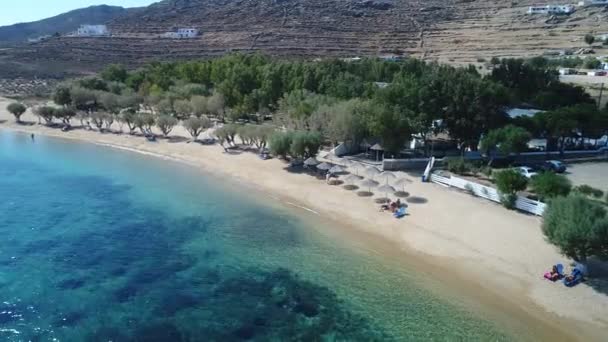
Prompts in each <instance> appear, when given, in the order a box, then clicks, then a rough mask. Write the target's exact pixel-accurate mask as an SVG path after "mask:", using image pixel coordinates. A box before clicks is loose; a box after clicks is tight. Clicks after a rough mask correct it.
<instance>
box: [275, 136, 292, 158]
mask: <svg viewBox="0 0 608 342" xmlns="http://www.w3.org/2000/svg"><path fill="white" fill-rule="evenodd" d="M292 136H293V134H292V133H291V132H274V133H273V134H272V135H271V136H270V153H272V154H273V155H275V156H277V157H280V158H283V159H285V158H287V155H288V154H289V150H290V148H291V142H292Z"/></svg>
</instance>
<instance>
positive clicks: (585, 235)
mask: <svg viewBox="0 0 608 342" xmlns="http://www.w3.org/2000/svg"><path fill="white" fill-rule="evenodd" d="M542 229H543V233H544V234H545V235H546V236H547V239H548V240H549V241H550V242H551V243H553V244H555V245H556V246H558V247H559V248H560V250H561V252H562V253H563V254H565V255H566V256H568V257H570V258H573V259H574V260H576V261H579V262H585V261H586V260H587V257H589V256H593V255H595V256H598V257H600V258H606V257H607V256H608V215H607V213H606V209H605V207H604V206H603V205H601V204H598V203H596V202H594V201H592V200H589V199H587V198H585V197H583V196H581V195H570V196H568V197H558V198H555V199H553V200H552V201H551V202H549V205H548V207H547V209H546V210H545V213H544V215H543V225H542Z"/></svg>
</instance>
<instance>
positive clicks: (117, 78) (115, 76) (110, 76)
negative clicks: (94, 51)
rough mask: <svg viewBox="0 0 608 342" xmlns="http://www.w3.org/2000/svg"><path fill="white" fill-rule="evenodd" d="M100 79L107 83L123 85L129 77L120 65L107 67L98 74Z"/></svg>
mask: <svg viewBox="0 0 608 342" xmlns="http://www.w3.org/2000/svg"><path fill="white" fill-rule="evenodd" d="M100 76H101V78H102V79H104V80H106V81H109V82H121V83H124V82H125V81H126V80H127V77H128V76H129V73H128V72H127V69H125V67H124V66H122V65H120V64H110V65H108V66H107V67H106V68H105V69H104V70H103V71H102V72H101V74H100Z"/></svg>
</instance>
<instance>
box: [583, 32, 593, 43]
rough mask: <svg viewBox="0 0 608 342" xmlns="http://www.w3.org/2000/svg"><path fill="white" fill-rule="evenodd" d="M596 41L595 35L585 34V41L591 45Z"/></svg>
mask: <svg viewBox="0 0 608 342" xmlns="http://www.w3.org/2000/svg"><path fill="white" fill-rule="evenodd" d="M594 42H595V36H594V35H593V34H591V33H587V34H586V35H585V43H587V44H589V45H591V44H593V43H594Z"/></svg>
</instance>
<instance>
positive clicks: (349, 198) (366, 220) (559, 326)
mask: <svg viewBox="0 0 608 342" xmlns="http://www.w3.org/2000/svg"><path fill="white" fill-rule="evenodd" d="M0 102H1V101H0ZM3 107H4V106H1V105H0V113H2V111H3V109H4V108H3ZM0 119H8V120H10V118H8V117H7V116H6V115H0ZM26 119H30V118H29V117H28V118H26ZM0 128H5V129H9V130H11V131H19V132H23V133H35V134H40V135H45V136H51V137H54V138H63V139H67V140H74V141H82V142H86V143H94V144H97V145H101V146H105V147H109V148H116V149H121V150H126V151H130V152H135V153H140V154H144V155H148V156H153V157H159V158H163V159H165V160H170V161H173V162H180V163H185V164H186V165H189V166H193V167H197V168H199V169H201V170H203V171H204V172H207V173H210V174H211V175H213V176H215V177H220V178H231V182H232V181H233V180H236V181H237V182H239V183H242V184H245V185H247V186H250V187H253V188H255V189H256V190H258V191H261V192H262V193H264V194H265V195H267V196H269V197H271V198H273V199H274V200H276V201H277V202H279V203H281V204H282V205H287V206H290V207H293V208H294V210H300V211H304V212H306V214H307V215H315V216H318V217H320V218H321V219H322V220H324V221H327V222H331V223H332V224H336V225H339V226H340V229H341V230H343V231H344V232H345V234H348V235H361V236H359V237H357V239H358V240H360V241H365V242H368V241H369V243H370V244H373V245H374V246H380V247H378V249H379V250H380V251H379V253H382V255H383V256H386V257H391V258H392V259H391V261H397V260H404V261H405V260H406V259H407V262H408V263H413V264H414V265H416V264H420V265H432V266H433V267H431V268H430V269H423V271H424V272H425V273H429V274H431V276H433V277H436V279H441V278H442V277H443V278H445V273H446V270H447V272H448V273H449V275H450V278H451V279H449V281H450V284H451V285H456V286H455V288H456V289H455V290H454V292H455V294H456V295H459V294H461V293H462V292H464V293H466V295H467V298H466V299H465V302H466V303H467V304H471V305H472V306H483V305H484V304H488V305H490V306H493V307H496V308H500V309H501V311H502V313H503V314H502V315H500V316H508V315H518V316H521V315H522V314H525V315H526V316H529V317H524V318H523V319H522V320H525V319H534V320H535V321H537V322H538V324H541V325H543V329H542V330H547V331H548V330H553V329H556V331H555V334H554V335H555V336H554V337H560V336H561V338H562V339H563V338H564V337H565V336H568V335H570V336H568V340H570V339H581V340H589V339H597V340H600V339H601V337H602V335H601V333H602V329H603V328H605V327H606V324H601V323H602V321H601V320H600V321H597V320H595V321H594V318H595V317H597V316H595V315H597V314H602V313H605V312H607V311H606V310H608V309H606V307H607V306H608V305H602V303H601V302H598V300H603V301H604V303H607V304H608V301H607V299H606V297H605V296H603V295H600V294H596V293H590V291H592V290H591V289H590V288H587V287H580V288H575V289H573V290H575V291H570V292H568V290H566V289H565V288H564V287H563V286H559V285H561V284H550V283H549V282H542V280H540V278H541V277H542V275H541V273H540V271H541V270H538V277H536V278H538V279H534V278H532V279H533V280H536V281H537V282H539V284H535V283H533V282H532V281H531V279H530V278H529V277H527V276H528V274H527V273H529V272H536V270H535V269H534V266H533V265H532V266H531V265H523V266H524V268H526V270H527V271H528V272H521V269H519V267H520V266H522V265H517V264H516V265H515V266H514V269H505V268H504V267H503V266H504V265H503V264H502V263H509V261H510V260H509V258H508V255H507V256H505V255H501V251H493V248H492V244H495V245H496V244H503V243H504V242H507V245H509V244H510V243H512V241H500V238H501V237H496V239H495V240H496V241H494V242H492V241H487V240H488V238H487V236H485V237H484V238H485V241H481V244H475V243H472V244H467V243H466V242H463V241H462V239H464V240H466V239H467V237H469V236H468V235H469V234H474V233H475V232H467V231H466V229H463V228H462V227H465V228H466V225H467V223H468V222H467V221H470V220H473V221H475V220H476V218H473V219H471V218H470V217H466V215H468V214H465V217H461V214H462V213H463V211H458V210H452V211H450V210H449V208H447V207H444V205H449V204H450V203H451V202H458V203H460V202H462V203H464V205H466V206H467V207H470V208H478V210H480V211H483V212H489V213H490V214H491V215H492V214H494V213H500V215H499V216H498V217H496V218H494V219H496V220H502V219H505V216H507V219H512V220H515V221H520V222H515V223H514V224H516V225H517V224H518V223H522V222H523V223H524V224H526V225H527V226H526V227H524V229H526V228H527V229H530V227H532V226H533V225H534V224H536V229H537V230H538V231H540V228H539V227H538V222H539V220H538V219H537V218H533V217H527V216H525V215H522V214H519V213H514V212H509V211H506V210H504V209H503V208H501V207H498V206H495V205H493V204H489V203H485V202H482V201H481V200H479V199H475V198H473V197H470V196H468V195H465V194H462V193H458V192H454V191H449V190H447V189H443V188H439V187H438V186H436V185H431V184H420V183H414V184H412V185H408V186H407V188H408V189H407V190H408V191H409V192H411V193H412V195H414V196H422V197H423V198H426V199H427V200H428V203H426V204H411V205H410V216H408V217H407V218H406V219H404V220H402V221H397V220H394V219H392V217H390V215H388V216H386V214H381V213H378V211H377V206H376V205H375V204H374V203H373V201H371V200H370V199H369V198H368V199H361V198H358V197H357V196H355V195H354V194H352V193H349V192H347V191H345V190H342V189H339V188H337V187H329V186H327V185H326V184H325V183H324V182H322V181H319V180H316V179H313V178H312V177H309V176H307V175H300V174H292V173H289V172H287V171H285V170H282V169H281V166H284V165H283V163H282V162H280V161H278V160H274V159H273V160H269V161H262V160H260V159H259V158H257V156H256V155H255V154H251V153H242V154H239V155H230V154H226V153H223V149H221V147H219V146H217V145H214V146H202V145H199V144H185V143H169V142H167V141H165V140H163V139H160V140H159V141H158V142H156V143H149V142H147V141H146V140H145V139H143V138H141V137H135V136H129V135H127V134H124V135H116V134H112V133H105V134H100V133H98V132H96V131H85V130H77V129H76V130H73V131H70V132H61V131H60V130H57V129H52V128H48V127H45V126H40V125H33V126H22V125H17V124H14V123H11V121H8V122H6V123H4V124H2V125H0ZM176 130H177V128H176ZM174 135H181V134H174ZM244 169H245V170H244ZM252 169H256V170H258V171H259V172H252V171H250V170H252ZM268 178H271V179H268ZM410 178H411V177H410ZM306 187H311V188H312V189H304V188H306ZM321 190H323V191H324V193H323V196H320V195H319V193H318V192H319V191H321ZM326 193H327V196H325V194H326ZM286 194H287V195H286ZM321 197H322V198H321ZM348 207H350V208H351V209H350V210H345V208H348ZM438 210H439V211H448V212H449V213H448V214H449V215H447V216H448V221H445V220H441V218H440V217H434V216H430V215H429V214H434V212H435V211H438ZM437 216H439V215H437ZM441 216H445V213H444V214H443V215H441ZM469 216H476V215H469ZM482 216H485V215H482ZM477 219H480V220H481V219H487V217H478V218H477ZM437 221H440V222H437ZM461 221H464V222H461ZM446 222H447V223H449V224H448V225H449V226H448V227H445V228H443V229H440V228H438V227H437V225H443V224H446ZM477 225H479V223H477ZM487 225H488V227H490V228H494V224H493V222H489V223H488V224H487ZM445 229H449V230H455V231H456V232H457V233H459V234H460V235H461V236H462V237H461V238H460V239H459V238H458V236H450V235H449V234H446V232H445ZM458 230H464V231H460V232H459V231H458ZM490 235H493V234H490ZM370 236H373V238H371V239H370ZM371 240H374V241H373V242H372V241H371ZM376 240H377V241H376ZM516 242H519V241H516ZM532 242H533V244H531V245H530V246H528V247H526V248H525V249H526V250H527V251H528V253H529V252H530V251H534V249H535V247H536V245H534V243H536V244H538V241H537V240H534V241H532ZM541 242H542V243H543V244H546V243H545V242H544V241H543V240H542V239H541ZM485 244H489V245H490V246H489V248H487V249H485V250H481V249H480V248H481V247H480V246H482V247H483V245H485ZM496 247H498V246H496ZM507 247H509V246H507ZM389 248H390V250H389ZM552 249H553V248H552V247H551V246H549V245H548V244H546V246H544V247H543V250H541V251H540V252H542V253H544V254H545V255H544V259H542V260H540V262H539V264H540V263H544V262H545V261H546V260H551V259H553V260H554V262H555V261H557V260H555V259H554V258H556V257H559V254H556V252H555V251H553V253H548V252H547V251H548V250H549V251H550V250H552ZM518 252H520V251H518V250H516V251H515V253H518ZM530 257H531V258H532V257H533V256H530ZM393 258H394V259H393ZM559 258H561V259H560V260H563V259H564V258H563V257H559ZM501 260H502V263H501V262H500V261H501ZM516 261H518V260H516ZM514 263H516V262H515V261H514ZM529 269H532V270H531V271H530V270H529ZM520 272H521V273H523V275H520V276H519V277H518V276H516V275H517V274H519V273H520ZM452 276H453V277H454V278H452ZM452 283H453V284H452ZM535 285H536V286H535ZM545 288H546V289H552V290H553V292H552V293H551V295H552V296H546V295H543V293H540V294H539V291H541V290H543V289H545ZM579 289H581V290H579ZM450 292H452V291H450ZM568 294H570V297H572V298H571V300H573V301H575V302H578V301H580V300H581V298H583V299H584V300H585V303H586V304H588V305H590V306H594V307H595V308H596V310H595V312H594V314H595V315H594V316H593V317H591V320H587V321H584V319H585V317H583V316H581V315H580V312H575V313H576V314H577V315H572V314H570V315H569V316H568V315H565V314H568V312H566V310H564V309H568V306H567V305H562V304H561V302H560V301H561V299H560V298H558V297H557V296H560V295H568ZM572 294H575V295H576V296H574V295H572ZM469 297H470V298H469ZM479 297H480V298H479ZM475 299H479V302H480V303H481V304H479V305H476V303H474V301H475ZM553 301H555V302H553ZM568 303H569V302H568ZM553 304H556V307H554V310H551V311H554V312H552V313H551V312H550V310H547V309H548V307H549V306H551V305H553ZM602 307H603V308H602ZM482 311H483V308H482ZM583 312H584V311H583ZM604 317H605V316H604ZM515 323H517V322H515ZM604 323H605V322H604ZM515 325H517V324H515ZM572 330H574V332H573V331H572ZM558 332H559V333H558ZM564 332H565V333H566V335H563V333H564ZM539 336H544V337H547V335H545V334H540V335H539Z"/></svg>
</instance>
